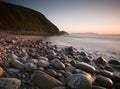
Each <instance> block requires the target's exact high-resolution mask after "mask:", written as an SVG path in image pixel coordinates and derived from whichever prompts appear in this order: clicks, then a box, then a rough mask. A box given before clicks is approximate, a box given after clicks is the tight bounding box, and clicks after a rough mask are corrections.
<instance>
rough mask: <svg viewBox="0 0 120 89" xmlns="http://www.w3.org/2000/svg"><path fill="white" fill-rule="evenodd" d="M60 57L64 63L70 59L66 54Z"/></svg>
mask: <svg viewBox="0 0 120 89" xmlns="http://www.w3.org/2000/svg"><path fill="white" fill-rule="evenodd" d="M61 59H62V60H64V62H66V63H70V62H71V61H72V59H71V58H69V57H68V56H63V57H62V58H61Z"/></svg>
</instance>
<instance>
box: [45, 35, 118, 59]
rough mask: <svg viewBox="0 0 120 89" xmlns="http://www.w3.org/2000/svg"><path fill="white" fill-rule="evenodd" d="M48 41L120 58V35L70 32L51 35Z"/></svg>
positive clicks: (61, 45)
mask: <svg viewBox="0 0 120 89" xmlns="http://www.w3.org/2000/svg"><path fill="white" fill-rule="evenodd" d="M47 41H51V42H52V43H53V44H56V45H58V46H60V47H64V46H73V47H74V48H76V49H77V50H78V51H81V50H85V51H87V52H92V53H93V52H98V53H99V54H102V55H107V56H112V57H113V58H117V59H119V60H120V35H98V34H70V35H67V36H53V37H49V38H48V39H47Z"/></svg>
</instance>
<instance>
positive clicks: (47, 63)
mask: <svg viewBox="0 0 120 89" xmlns="http://www.w3.org/2000/svg"><path fill="white" fill-rule="evenodd" d="M38 65H39V66H41V67H48V66H49V65H50V63H49V62H47V61H45V60H39V61H38Z"/></svg>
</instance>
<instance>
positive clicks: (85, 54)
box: [80, 52, 88, 57]
mask: <svg viewBox="0 0 120 89" xmlns="http://www.w3.org/2000/svg"><path fill="white" fill-rule="evenodd" d="M80 55H81V56H83V57H84V56H88V54H87V53H86V52H80Z"/></svg>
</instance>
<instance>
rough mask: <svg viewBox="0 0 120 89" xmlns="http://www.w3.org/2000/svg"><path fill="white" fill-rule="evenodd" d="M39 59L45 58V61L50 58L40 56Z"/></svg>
mask: <svg viewBox="0 0 120 89" xmlns="http://www.w3.org/2000/svg"><path fill="white" fill-rule="evenodd" d="M39 60H44V61H48V60H49V59H48V58H47V57H42V56H41V57H39Z"/></svg>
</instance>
